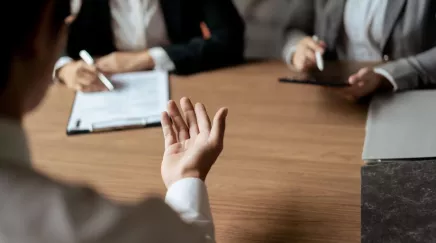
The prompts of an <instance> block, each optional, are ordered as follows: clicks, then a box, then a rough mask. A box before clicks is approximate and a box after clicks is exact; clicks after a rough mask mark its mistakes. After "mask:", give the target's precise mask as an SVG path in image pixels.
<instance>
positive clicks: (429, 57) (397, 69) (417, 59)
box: [378, 47, 436, 91]
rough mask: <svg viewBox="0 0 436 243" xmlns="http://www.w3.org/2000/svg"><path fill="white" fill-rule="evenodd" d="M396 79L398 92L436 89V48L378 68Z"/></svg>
mask: <svg viewBox="0 0 436 243" xmlns="http://www.w3.org/2000/svg"><path fill="white" fill-rule="evenodd" d="M378 68H382V69H384V70H386V71H387V72H388V73H389V74H391V75H392V77H393V78H394V80H395V82H396V84H397V86H398V91H401V90H410V89H419V88H430V87H436V47H433V48H432V49H430V50H428V51H425V52H422V53H420V54H418V55H416V56H411V57H407V58H402V59H399V60H396V61H392V62H388V63H385V64H382V65H380V66H378Z"/></svg>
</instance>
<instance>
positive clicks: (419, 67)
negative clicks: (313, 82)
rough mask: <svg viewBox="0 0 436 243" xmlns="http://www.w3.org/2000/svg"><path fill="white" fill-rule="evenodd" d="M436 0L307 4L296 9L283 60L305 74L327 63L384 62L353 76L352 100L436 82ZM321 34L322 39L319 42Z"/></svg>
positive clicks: (343, 0) (317, 1)
mask: <svg viewBox="0 0 436 243" xmlns="http://www.w3.org/2000/svg"><path fill="white" fill-rule="evenodd" d="M435 14H436V1H433V0H420V1H415V0H308V1H304V3H303V2H302V3H301V6H300V8H296V9H295V14H293V15H292V17H291V18H292V19H291V22H290V24H289V28H288V29H287V42H286V45H285V47H284V50H283V57H284V59H285V61H286V63H288V64H289V65H292V66H293V67H294V68H296V69H297V70H300V71H306V70H308V69H312V68H314V67H316V58H315V51H319V52H321V53H323V54H324V59H326V60H350V61H362V62H366V61H369V62H383V63H382V64H379V65H377V66H375V67H374V68H371V67H368V68H363V69H361V70H360V71H358V72H357V73H356V74H354V75H352V76H350V77H349V80H348V81H349V83H350V84H351V87H349V88H345V89H344V90H343V92H344V94H345V95H346V96H347V97H349V98H353V99H358V98H361V97H364V96H367V95H369V94H371V93H373V92H376V91H379V90H393V91H401V90H408V89H416V88H428V87H430V86H433V85H435V84H436V68H435V67H436V31H435V26H436V15H435ZM313 35H316V36H317V37H318V38H319V39H320V40H321V41H318V42H316V41H314V39H313V38H312V36H313Z"/></svg>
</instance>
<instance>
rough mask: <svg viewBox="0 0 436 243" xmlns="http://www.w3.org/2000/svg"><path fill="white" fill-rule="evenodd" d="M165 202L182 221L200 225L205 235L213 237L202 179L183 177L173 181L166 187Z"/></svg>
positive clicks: (210, 217) (210, 213) (206, 195)
mask: <svg viewBox="0 0 436 243" xmlns="http://www.w3.org/2000/svg"><path fill="white" fill-rule="evenodd" d="M165 202H166V203H167V204H168V205H169V206H171V208H173V209H174V210H175V211H176V212H178V213H179V214H180V217H181V218H182V219H183V220H184V221H186V222H189V223H194V224H196V225H198V226H200V227H201V228H202V229H203V230H204V231H205V234H206V235H208V236H209V237H211V238H212V239H214V238H215V233H214V225H213V219H212V212H211V210H210V204H209V196H208V194H207V189H206V185H205V184H204V182H203V181H202V180H200V179H197V178H185V179H182V180H179V181H177V182H175V183H174V184H172V185H171V186H170V187H169V188H168V191H167V195H166V197H165Z"/></svg>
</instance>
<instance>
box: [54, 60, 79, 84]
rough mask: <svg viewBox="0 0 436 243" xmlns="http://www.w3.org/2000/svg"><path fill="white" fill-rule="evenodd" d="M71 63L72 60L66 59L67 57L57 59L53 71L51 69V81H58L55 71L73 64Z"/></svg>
mask: <svg viewBox="0 0 436 243" xmlns="http://www.w3.org/2000/svg"><path fill="white" fill-rule="evenodd" d="M73 61H74V60H73V59H72V58H71V57H67V56H63V57H61V58H59V59H58V60H57V62H56V64H55V66H54V69H53V80H54V81H56V80H58V77H57V71H58V70H59V69H60V68H61V67H63V66H65V65H67V64H68V63H70V62H73Z"/></svg>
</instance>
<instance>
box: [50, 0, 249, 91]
mask: <svg viewBox="0 0 436 243" xmlns="http://www.w3.org/2000/svg"><path fill="white" fill-rule="evenodd" d="M244 28H245V27H244V23H243V21H242V19H241V18H240V16H239V13H238V11H237V10H236V8H235V7H234V5H233V3H232V0H83V6H82V11H81V12H80V14H79V15H78V16H77V18H76V21H75V22H74V23H73V24H72V25H71V27H70V35H69V36H70V38H69V40H68V44H67V48H66V53H65V54H66V55H65V56H64V57H62V58H60V59H59V60H58V62H57V63H56V67H55V72H54V76H55V80H58V81H60V82H61V83H64V84H65V85H66V86H68V87H69V88H72V89H74V90H80V91H102V90H105V87H104V86H103V85H102V84H101V82H100V81H99V80H98V77H97V71H100V72H103V73H105V74H107V75H111V74H117V73H125V72H135V71H145V70H152V69H158V70H164V71H169V72H174V73H176V74H182V75H183V74H192V73H197V72H201V71H206V70H210V69H215V68H220V67H225V66H230V65H235V64H238V63H241V62H242V61H243V52H244ZM81 50H86V51H88V52H89V53H90V55H91V56H93V57H94V59H95V60H96V64H95V65H87V64H85V62H83V61H81V60H80V58H79V52H80V51H81Z"/></svg>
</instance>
